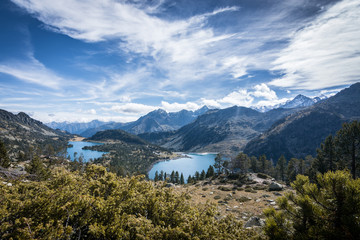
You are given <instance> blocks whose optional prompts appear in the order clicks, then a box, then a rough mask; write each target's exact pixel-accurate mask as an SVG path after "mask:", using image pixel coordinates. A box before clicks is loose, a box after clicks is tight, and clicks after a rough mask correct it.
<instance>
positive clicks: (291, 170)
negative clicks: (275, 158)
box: [286, 158, 299, 183]
mask: <svg viewBox="0 0 360 240" xmlns="http://www.w3.org/2000/svg"><path fill="white" fill-rule="evenodd" d="M298 164H299V160H298V159H296V158H291V159H290V161H289V163H288V166H287V170H286V175H287V182H288V183H290V182H292V181H295V179H296V176H297V175H298V174H299V167H298Z"/></svg>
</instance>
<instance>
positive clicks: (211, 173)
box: [206, 165, 215, 178]
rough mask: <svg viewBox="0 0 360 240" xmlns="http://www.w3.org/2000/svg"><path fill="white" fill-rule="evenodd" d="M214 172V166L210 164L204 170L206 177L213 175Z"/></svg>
mask: <svg viewBox="0 0 360 240" xmlns="http://www.w3.org/2000/svg"><path fill="white" fill-rule="evenodd" d="M214 174H215V171H214V167H213V166H211V165H210V166H209V168H208V170H207V171H206V178H210V177H212V176H214Z"/></svg>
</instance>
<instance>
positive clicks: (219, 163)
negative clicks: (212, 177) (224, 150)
mask: <svg viewBox="0 0 360 240" xmlns="http://www.w3.org/2000/svg"><path fill="white" fill-rule="evenodd" d="M214 168H215V169H216V174H218V175H220V174H221V173H222V156H221V154H220V153H218V154H217V155H216V157H215V163H214Z"/></svg>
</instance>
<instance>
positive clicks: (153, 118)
mask: <svg viewBox="0 0 360 240" xmlns="http://www.w3.org/2000/svg"><path fill="white" fill-rule="evenodd" d="M323 98H324V96H322V97H316V98H309V97H306V96H304V95H297V96H296V97H295V98H294V99H293V100H289V101H287V102H286V103H283V104H278V105H274V106H271V107H266V106H264V107H259V108H254V109H255V110H257V111H260V112H267V111H270V110H272V109H277V108H302V107H308V106H311V105H313V104H315V103H317V102H319V101H321V100H322V99H323ZM325 98H326V97H325ZM208 110H209V108H208V107H207V106H203V107H202V108H200V109H199V110H196V111H188V110H181V111H179V112H170V113H168V112H166V111H164V110H162V109H158V110H154V111H152V112H150V113H148V114H146V115H145V116H142V117H140V118H139V119H138V120H136V121H134V122H129V123H117V122H102V121H99V120H93V121H91V122H88V123H77V122H75V123H70V122H50V123H47V125H48V126H49V127H51V128H53V129H60V130H64V131H67V132H69V133H72V134H79V135H81V136H83V137H91V136H92V135H94V134H95V133H96V132H98V131H104V130H110V129H122V130H125V131H127V132H129V133H133V134H142V133H151V132H165V131H173V130H178V129H180V128H181V127H183V126H185V125H187V124H189V123H191V122H193V121H194V120H195V119H196V118H197V117H198V116H200V115H202V114H204V113H206V112H207V111H208Z"/></svg>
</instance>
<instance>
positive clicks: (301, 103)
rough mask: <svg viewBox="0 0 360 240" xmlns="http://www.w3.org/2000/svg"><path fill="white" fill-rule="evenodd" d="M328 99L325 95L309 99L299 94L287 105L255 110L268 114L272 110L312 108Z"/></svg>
mask: <svg viewBox="0 0 360 240" xmlns="http://www.w3.org/2000/svg"><path fill="white" fill-rule="evenodd" d="M326 98H327V97H326V96H323V95H322V96H320V97H314V98H309V97H306V96H304V95H301V94H299V95H297V96H296V97H295V98H294V99H292V100H289V101H287V102H285V103H280V104H276V105H274V106H261V107H255V108H254V109H255V110H258V111H260V112H267V111H270V110H272V109H277V108H305V107H310V106H312V105H314V104H315V103H318V102H320V101H323V100H324V99H326Z"/></svg>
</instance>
